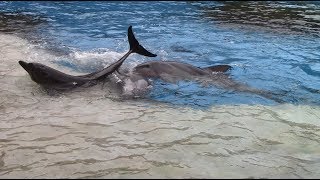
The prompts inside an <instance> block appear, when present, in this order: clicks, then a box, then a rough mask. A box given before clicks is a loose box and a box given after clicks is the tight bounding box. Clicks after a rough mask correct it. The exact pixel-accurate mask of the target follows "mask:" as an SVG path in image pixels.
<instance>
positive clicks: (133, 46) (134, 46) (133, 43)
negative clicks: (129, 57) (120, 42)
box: [128, 26, 157, 57]
mask: <svg viewBox="0 0 320 180" xmlns="http://www.w3.org/2000/svg"><path fill="white" fill-rule="evenodd" d="M128 40H129V44H130V51H132V52H135V53H138V54H140V55H143V56H148V57H156V56H157V55H156V54H152V53H151V52H149V51H148V50H146V49H145V48H144V47H143V46H141V45H140V44H139V42H138V41H137V39H136V38H135V37H134V34H133V32H132V26H130V27H129V28H128Z"/></svg>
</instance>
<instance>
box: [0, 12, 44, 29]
mask: <svg viewBox="0 0 320 180" xmlns="http://www.w3.org/2000/svg"><path fill="white" fill-rule="evenodd" d="M44 22H46V21H45V20H44V19H42V18H41V17H40V16H38V15H33V14H23V13H6V12H0V32H5V33H12V32H14V33H27V32H31V31H35V29H36V28H37V25H39V24H41V23H44Z"/></svg>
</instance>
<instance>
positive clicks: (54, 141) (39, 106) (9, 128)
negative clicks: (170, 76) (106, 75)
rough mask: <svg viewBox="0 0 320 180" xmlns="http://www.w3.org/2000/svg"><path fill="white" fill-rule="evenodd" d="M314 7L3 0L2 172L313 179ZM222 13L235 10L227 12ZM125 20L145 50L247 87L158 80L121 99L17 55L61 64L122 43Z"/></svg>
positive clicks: (79, 65)
mask: <svg viewBox="0 0 320 180" xmlns="http://www.w3.org/2000/svg"><path fill="white" fill-rule="evenodd" d="M319 11H320V6H319V3H318V2H299V3H289V2H284V3H273V2H270V3H262V2H261V3H255V2H249V3H248V2H247V3H239V2H237V3H232V2H230V3H229V2H228V3H216V2H194V3H191V2H190V3H189V2H188V3H187V2H1V3H0V32H1V33H0V84H1V86H0V95H1V96H0V97H1V99H0V103H1V105H0V119H1V121H0V124H1V125H0V147H1V148H0V177H1V178H192V177H197V178H317V177H319V175H320V173H319V172H320V150H319V149H320V144H319V143H320V131H319V130H320V121H319V119H320V106H319V102H320V84H319V78H320V64H319V62H320V53H319V52H320V43H319V42H320V38H319V32H320V28H319V26H320V19H319V17H320V12H319ZM231 12H232V13H231ZM129 25H132V26H133V30H134V33H135V35H136V36H137V39H138V40H139V41H140V43H141V44H143V46H145V47H146V48H147V49H149V50H150V51H151V52H153V53H156V54H157V55H158V56H157V57H156V58H146V57H142V56H139V55H131V56H130V57H129V58H128V59H127V60H126V61H125V63H124V65H123V67H124V68H127V69H130V68H133V67H134V66H135V65H137V64H139V63H142V62H146V61H151V60H176V61H180V62H186V63H190V64H192V65H195V66H200V67H205V66H209V65H216V64H228V65H231V66H232V67H233V69H232V70H231V72H230V76H231V77H232V78H233V79H235V80H236V81H240V82H243V83H246V84H248V85H249V86H251V87H255V88H258V89H264V90H269V91H273V92H278V93H280V94H281V93H282V94H281V96H280V97H281V99H282V100H283V101H284V102H285V103H283V104H279V103H277V102H274V101H272V100H270V99H266V98H263V97H260V96H258V95H254V94H248V93H239V92H235V91H230V90H225V89H218V88H216V87H202V86H200V85H199V84H197V83H195V82H179V83H178V84H168V83H164V82H161V81H155V82H154V85H153V88H152V89H151V91H150V93H149V94H147V95H146V96H145V97H140V98H134V99H125V98H121V96H120V95H119V93H117V88H114V87H113V85H112V84H110V83H108V82H107V83H106V84H104V85H102V84H98V85H97V86H93V87H89V88H83V89H81V88H80V89H76V90H74V91H70V92H64V93H59V94H55V95H51V93H50V92H47V91H45V90H44V89H42V88H41V87H40V86H39V85H37V84H36V83H34V82H33V81H32V80H31V79H30V77H29V76H28V74H27V73H26V72H25V71H24V70H23V69H22V68H21V67H20V65H19V64H18V61H19V60H24V61H28V62H40V63H43V64H46V65H49V66H51V67H54V68H57V69H59V70H61V71H63V72H67V73H70V74H84V73H88V72H92V71H95V70H97V69H100V68H102V67H105V66H106V65H108V64H110V63H112V62H114V61H115V60H117V59H119V58H120V57H121V56H122V55H123V54H124V53H125V52H126V51H127V50H128V43H127V36H126V31H127V28H128V26H129Z"/></svg>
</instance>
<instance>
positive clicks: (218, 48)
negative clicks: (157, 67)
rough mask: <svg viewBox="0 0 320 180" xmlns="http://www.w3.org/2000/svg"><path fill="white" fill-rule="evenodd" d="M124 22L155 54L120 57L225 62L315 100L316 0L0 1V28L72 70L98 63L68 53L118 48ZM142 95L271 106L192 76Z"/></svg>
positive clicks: (318, 83) (255, 83)
mask: <svg viewBox="0 0 320 180" xmlns="http://www.w3.org/2000/svg"><path fill="white" fill-rule="evenodd" d="M129 25H132V26H133V29H134V32H135V34H136V36H137V38H138V39H139V41H140V42H142V44H143V45H144V46H145V47H148V49H150V50H151V51H152V52H153V53H156V54H158V57H156V58H144V57H143V58H142V57H141V60H138V59H139V58H140V57H139V56H137V55H135V56H134V57H135V58H134V60H132V59H130V58H129V59H128V60H127V61H139V62H144V61H151V60H176V61H180V62H186V63H190V64H192V65H195V66H200V67H204V66H209V65H216V64H229V65H231V66H233V67H234V68H233V70H232V71H231V72H230V74H231V77H232V78H233V79H235V80H237V81H240V82H244V83H246V84H248V85H249V86H251V87H255V88H258V89H264V90H269V91H273V92H279V93H280V94H281V93H282V94H281V99H282V100H283V101H285V102H287V103H293V104H310V105H319V104H320V3H319V2H313V1H307V2H0V31H1V32H3V33H13V34H17V35H19V36H23V37H24V38H27V39H29V40H30V41H31V42H33V43H35V44H38V45H39V46H40V47H42V48H46V49H50V50H52V51H53V52H55V53H56V54H57V55H59V56H61V59H58V60H55V62H53V63H57V64H60V65H63V66H69V67H71V68H73V69H74V71H78V72H89V71H93V70H95V68H101V67H95V68H92V67H91V68H88V67H84V66H83V67H81V65H78V64H76V63H71V62H73V61H71V59H68V58H71V57H69V56H68V54H70V53H71V52H97V53H98V52H99V50H101V49H109V50H110V51H114V52H119V53H122V52H125V51H126V50H127V48H128V45H127V39H126V31H127V28H128V26H129ZM66 57H67V58H66ZM69 60H70V63H68V62H69ZM48 61H50V60H48ZM87 61H88V62H90V61H95V60H91V59H87ZM127 61H126V62H127ZM92 63H94V62H92ZM131 68H132V67H131ZM148 98H151V99H155V100H158V101H163V102H169V103H174V104H181V105H191V106H210V105H214V104H276V102H274V101H272V100H269V99H265V98H263V97H260V96H257V95H252V94H246V93H238V92H233V91H228V90H224V89H217V88H215V87H207V88H206V87H201V86H200V85H198V84H196V83H193V82H180V83H178V84H166V83H163V82H160V81H155V85H154V88H153V90H152V91H151V92H150V94H149V95H148Z"/></svg>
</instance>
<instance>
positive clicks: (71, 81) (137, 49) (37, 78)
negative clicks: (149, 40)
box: [19, 26, 157, 90]
mask: <svg viewBox="0 0 320 180" xmlns="http://www.w3.org/2000/svg"><path fill="white" fill-rule="evenodd" d="M128 41H129V45H130V49H129V51H128V52H127V53H126V54H125V55H124V56H123V57H121V58H120V59H119V60H118V61H116V62H114V63H112V64H111V65H110V66H108V67H106V68H104V69H102V70H99V71H97V72H93V73H90V74H86V75H80V76H73V75H69V74H65V73H63V72H61V71H58V70H56V69H53V68H51V67H48V66H46V65H43V64H40V63H27V62H24V61H19V64H20V65H21V66H22V67H23V68H24V69H25V70H26V71H27V72H28V73H29V75H30V77H31V79H32V80H33V81H34V82H36V83H38V84H40V85H41V86H43V87H45V88H53V89H58V90H60V89H61V90H64V89H71V88H74V87H79V86H82V85H85V84H86V85H91V84H94V83H95V82H96V81H98V80H102V79H104V78H106V77H107V76H108V75H110V74H112V73H113V72H115V71H118V69H119V68H120V66H121V65H122V63H123V62H124V60H125V59H126V58H127V57H128V56H129V55H130V54H131V53H138V54H140V55H144V56H148V57H155V56H157V55H156V54H152V53H150V52H149V51H147V50H146V49H145V48H144V47H142V46H141V45H140V44H139V42H138V41H137V39H136V38H135V37H134V34H133V32H132V26H130V27H129V28H128Z"/></svg>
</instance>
